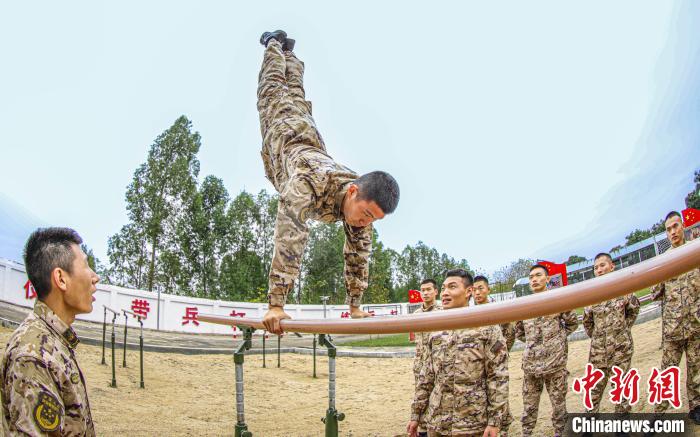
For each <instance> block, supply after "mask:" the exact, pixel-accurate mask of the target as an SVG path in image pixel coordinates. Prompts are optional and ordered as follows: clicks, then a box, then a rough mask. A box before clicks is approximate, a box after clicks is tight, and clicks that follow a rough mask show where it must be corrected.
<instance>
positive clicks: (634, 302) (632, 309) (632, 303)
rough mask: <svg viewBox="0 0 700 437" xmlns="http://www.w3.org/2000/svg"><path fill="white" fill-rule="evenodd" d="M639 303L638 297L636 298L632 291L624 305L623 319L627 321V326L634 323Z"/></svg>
mask: <svg viewBox="0 0 700 437" xmlns="http://www.w3.org/2000/svg"><path fill="white" fill-rule="evenodd" d="M640 305H641V304H640V303H639V299H637V296H635V295H634V293H632V294H630V295H629V296H628V299H627V305H625V320H626V321H627V326H629V327H632V325H634V322H635V321H636V320H637V316H638V315H639V307H640Z"/></svg>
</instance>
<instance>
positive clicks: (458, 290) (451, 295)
mask: <svg viewBox="0 0 700 437" xmlns="http://www.w3.org/2000/svg"><path fill="white" fill-rule="evenodd" d="M468 301H469V292H468V291H467V286H465V285H464V280H463V279H462V278H460V277H459V276H450V277H448V278H446V279H445V282H443V283H442V307H443V308H444V309H446V310H448V309H450V308H461V307H465V306H467V302H468Z"/></svg>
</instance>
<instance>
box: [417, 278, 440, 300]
mask: <svg viewBox="0 0 700 437" xmlns="http://www.w3.org/2000/svg"><path fill="white" fill-rule="evenodd" d="M420 295H421V297H422V298H423V302H425V303H426V304H427V305H431V304H432V303H433V302H435V296H436V295H437V288H435V286H434V285H433V283H432V282H428V283H427V284H423V285H421V286H420Z"/></svg>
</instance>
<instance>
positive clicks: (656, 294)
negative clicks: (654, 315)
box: [651, 282, 666, 300]
mask: <svg viewBox="0 0 700 437" xmlns="http://www.w3.org/2000/svg"><path fill="white" fill-rule="evenodd" d="M665 292H666V283H665V282H662V283H660V284H656V285H652V286H651V300H660V299H661V298H662V297H663V296H664V293H665Z"/></svg>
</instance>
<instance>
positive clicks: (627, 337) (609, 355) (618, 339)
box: [583, 294, 639, 413]
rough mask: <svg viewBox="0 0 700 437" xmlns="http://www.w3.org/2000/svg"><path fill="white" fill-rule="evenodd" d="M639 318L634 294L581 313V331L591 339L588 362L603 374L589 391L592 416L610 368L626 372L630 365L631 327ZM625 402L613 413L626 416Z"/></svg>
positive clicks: (597, 407)
mask: <svg viewBox="0 0 700 437" xmlns="http://www.w3.org/2000/svg"><path fill="white" fill-rule="evenodd" d="M638 314H639V299H637V296H635V295H634V294H629V295H627V296H620V297H616V298H615V299H611V300H608V301H605V302H602V303H599V304H596V305H592V306H589V307H586V308H585V309H584V310H583V328H584V329H585V330H586V334H588V337H590V339H591V348H590V352H589V354H588V362H589V363H591V364H593V366H595V368H597V369H600V370H602V371H603V373H605V376H604V377H603V379H601V380H600V381H599V382H598V384H596V386H595V388H594V389H593V390H592V391H591V400H592V401H593V409H592V410H591V411H590V412H592V413H598V410H599V408H600V399H601V396H602V394H603V392H604V391H605V386H606V385H607V383H608V378H609V377H610V375H611V374H612V367H613V366H617V367H619V368H621V369H622V370H624V371H625V372H627V371H628V370H629V368H630V364H631V363H632V354H633V353H634V343H633V341H632V325H634V321H635V320H637V315H638ZM630 408H631V407H630V405H629V402H628V401H627V399H624V400H623V401H622V403H621V404H617V405H615V412H616V413H629V412H630Z"/></svg>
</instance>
